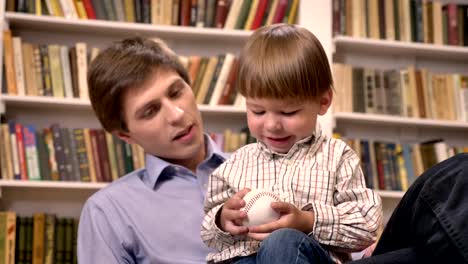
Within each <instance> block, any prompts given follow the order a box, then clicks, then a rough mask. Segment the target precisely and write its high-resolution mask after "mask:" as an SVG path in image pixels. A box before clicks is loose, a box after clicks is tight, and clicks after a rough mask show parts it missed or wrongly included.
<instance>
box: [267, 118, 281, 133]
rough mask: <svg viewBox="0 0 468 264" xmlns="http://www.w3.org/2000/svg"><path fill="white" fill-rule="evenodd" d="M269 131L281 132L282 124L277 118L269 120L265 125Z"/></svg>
mask: <svg viewBox="0 0 468 264" xmlns="http://www.w3.org/2000/svg"><path fill="white" fill-rule="evenodd" d="M265 127H266V129H267V130H268V131H278V130H281V122H280V120H278V119H277V118H268V119H267V121H266V124H265Z"/></svg>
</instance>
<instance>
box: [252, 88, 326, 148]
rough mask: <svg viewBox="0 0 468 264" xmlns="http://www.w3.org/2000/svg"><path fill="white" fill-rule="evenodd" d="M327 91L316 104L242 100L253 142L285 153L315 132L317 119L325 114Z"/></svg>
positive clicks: (314, 102) (272, 100)
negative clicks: (254, 140)
mask: <svg viewBox="0 0 468 264" xmlns="http://www.w3.org/2000/svg"><path fill="white" fill-rule="evenodd" d="M331 99H332V92H331V90H330V91H328V92H325V93H324V94H323V95H322V96H321V97H320V98H319V99H317V100H313V101H312V100H308V101H298V100H295V99H288V100H283V99H267V98H246V103H247V122H248V125H249V129H250V132H251V133H252V135H253V136H254V137H255V138H257V140H259V141H261V142H263V143H265V144H266V145H267V146H268V148H269V149H270V150H272V151H275V152H278V153H287V152H288V151H289V149H290V148H291V147H292V146H293V145H294V143H296V142H297V141H299V140H301V139H303V138H306V137H308V136H310V135H312V133H313V132H314V130H315V123H316V121H317V115H323V114H325V113H326V112H327V110H328V107H329V106H330V103H331Z"/></svg>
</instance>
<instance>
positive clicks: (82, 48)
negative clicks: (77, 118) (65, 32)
mask: <svg viewBox="0 0 468 264" xmlns="http://www.w3.org/2000/svg"><path fill="white" fill-rule="evenodd" d="M75 47H76V61H77V73H78V74H77V76H78V86H79V88H78V90H79V95H80V99H84V100H89V95H88V82H87V79H86V74H87V72H88V66H87V65H88V63H87V44H86V43H83V42H78V43H76V44H75Z"/></svg>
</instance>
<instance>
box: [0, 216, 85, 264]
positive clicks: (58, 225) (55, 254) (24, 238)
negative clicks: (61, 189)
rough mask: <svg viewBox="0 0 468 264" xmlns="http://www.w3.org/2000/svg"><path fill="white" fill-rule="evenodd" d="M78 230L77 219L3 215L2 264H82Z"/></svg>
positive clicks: (0, 218) (0, 223)
mask: <svg viewBox="0 0 468 264" xmlns="http://www.w3.org/2000/svg"><path fill="white" fill-rule="evenodd" d="M77 230H78V220H77V219H73V218H66V217H57V216H56V215H53V214H45V213H35V214H34V215H33V216H19V215H17V214H16V213H15V212H11V211H7V212H0V263H6V264H13V263H20V264H26V263H36V264H54V263H55V264H65V263H68V264H73V263H78V261H77V255H76V244H77Z"/></svg>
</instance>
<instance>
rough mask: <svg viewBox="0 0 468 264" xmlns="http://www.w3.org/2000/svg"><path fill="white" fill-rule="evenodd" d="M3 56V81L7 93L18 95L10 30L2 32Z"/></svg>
mask: <svg viewBox="0 0 468 264" xmlns="http://www.w3.org/2000/svg"><path fill="white" fill-rule="evenodd" d="M3 50H4V52H3V54H4V64H5V77H6V78H5V79H6V82H7V89H6V90H7V92H8V94H11V95H16V94H18V88H17V87H16V73H15V72H16V70H15V62H14V58H13V57H14V55H13V37H12V33H11V31H10V30H4V31H3Z"/></svg>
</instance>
